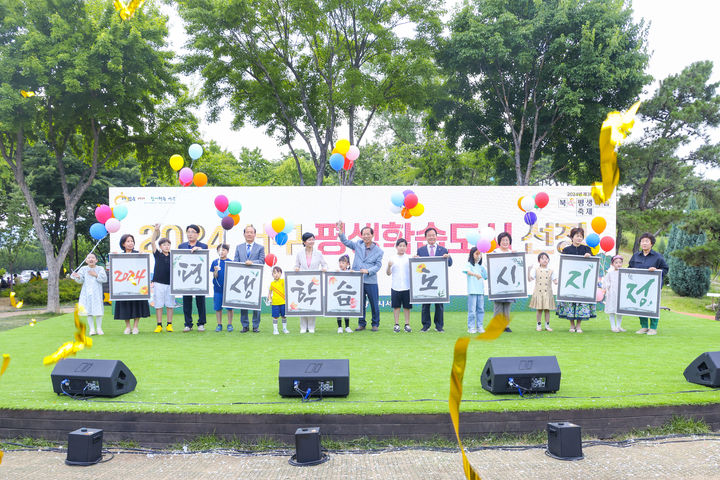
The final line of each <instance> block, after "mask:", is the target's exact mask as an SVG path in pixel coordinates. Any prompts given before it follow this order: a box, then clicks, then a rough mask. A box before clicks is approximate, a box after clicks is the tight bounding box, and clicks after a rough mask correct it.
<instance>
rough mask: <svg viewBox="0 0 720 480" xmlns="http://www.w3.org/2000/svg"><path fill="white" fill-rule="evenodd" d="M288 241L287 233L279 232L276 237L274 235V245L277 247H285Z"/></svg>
mask: <svg viewBox="0 0 720 480" xmlns="http://www.w3.org/2000/svg"><path fill="white" fill-rule="evenodd" d="M287 241H288V236H287V233H284V232H280V233H278V234H277V235H275V243H277V244H278V245H285V244H286V243H287Z"/></svg>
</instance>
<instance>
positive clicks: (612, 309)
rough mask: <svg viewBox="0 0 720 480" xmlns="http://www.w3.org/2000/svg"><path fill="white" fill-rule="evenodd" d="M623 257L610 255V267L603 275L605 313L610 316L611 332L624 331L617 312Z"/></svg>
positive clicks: (620, 316) (620, 317)
mask: <svg viewBox="0 0 720 480" xmlns="http://www.w3.org/2000/svg"><path fill="white" fill-rule="evenodd" d="M622 264H623V257H621V256H620V255H615V256H614V257H612V261H611V263H610V268H609V269H608V271H607V273H606V274H605V277H603V286H604V287H605V313H607V315H608V317H610V330H612V331H613V332H616V333H617V332H624V331H626V330H625V329H624V328H622V326H621V324H622V315H620V314H619V313H617V301H618V287H619V286H620V285H619V281H620V269H621V268H622Z"/></svg>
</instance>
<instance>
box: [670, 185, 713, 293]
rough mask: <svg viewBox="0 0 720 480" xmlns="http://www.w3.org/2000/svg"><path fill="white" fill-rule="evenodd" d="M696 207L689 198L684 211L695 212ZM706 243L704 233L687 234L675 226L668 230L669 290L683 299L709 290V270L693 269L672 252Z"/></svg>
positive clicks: (693, 201)
mask: <svg viewBox="0 0 720 480" xmlns="http://www.w3.org/2000/svg"><path fill="white" fill-rule="evenodd" d="M697 209H698V205H697V201H696V200H695V197H694V196H691V197H690V200H689V201H688V206H687V209H686V211H692V210H697ZM705 243H707V236H706V235H705V233H704V232H703V233H698V234H692V233H687V232H686V231H685V230H683V229H682V228H681V227H679V226H677V224H673V226H672V228H671V230H670V238H669V240H668V246H667V249H666V258H667V264H668V267H670V273H669V274H668V277H669V280H670V288H672V290H673V292H675V293H677V294H678V295H680V296H683V297H702V296H703V295H705V294H706V293H707V292H708V291H709V290H710V268H709V267H693V266H690V265H688V264H687V263H685V262H684V261H683V260H681V259H680V258H678V257H676V256H674V255H673V254H672V252H673V251H676V250H682V249H683V248H685V247H695V246H698V245H704V244H705Z"/></svg>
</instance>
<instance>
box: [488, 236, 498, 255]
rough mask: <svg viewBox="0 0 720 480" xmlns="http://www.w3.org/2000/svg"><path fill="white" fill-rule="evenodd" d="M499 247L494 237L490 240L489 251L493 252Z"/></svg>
mask: <svg viewBox="0 0 720 480" xmlns="http://www.w3.org/2000/svg"><path fill="white" fill-rule="evenodd" d="M496 248H497V240H495V239H494V238H493V239H492V240H491V241H490V250H488V253H491V252H492V251H493V250H495V249H496Z"/></svg>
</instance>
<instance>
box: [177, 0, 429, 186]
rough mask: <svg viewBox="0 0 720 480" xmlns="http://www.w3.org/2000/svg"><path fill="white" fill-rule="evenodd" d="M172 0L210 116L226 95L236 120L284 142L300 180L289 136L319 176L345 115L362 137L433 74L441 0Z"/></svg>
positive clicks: (418, 98)
mask: <svg viewBox="0 0 720 480" xmlns="http://www.w3.org/2000/svg"><path fill="white" fill-rule="evenodd" d="M178 4H179V10H180V15H181V16H182V17H183V18H184V19H185V21H186V24H187V30H188V34H189V35H190V39H191V40H190V47H191V48H192V54H191V55H189V56H188V57H186V62H185V69H186V70H188V71H199V72H201V74H202V76H203V77H204V86H203V94H204V97H205V98H206V99H207V101H208V103H209V105H210V107H211V108H210V120H215V119H217V117H218V114H219V112H220V110H221V108H222V107H223V105H224V104H225V103H227V104H228V105H229V107H230V108H231V109H232V111H233V114H234V116H235V118H234V122H233V125H234V126H235V127H240V126H242V125H243V124H244V123H245V122H246V121H247V120H248V119H250V120H249V121H251V122H252V123H253V124H254V125H256V126H264V127H265V128H266V131H267V132H268V134H269V135H273V136H275V138H276V139H277V140H278V142H279V143H280V144H285V145H288V146H289V147H290V149H291V153H292V154H293V157H294V158H295V161H296V162H295V163H296V168H297V169H298V176H299V182H300V184H301V185H302V184H304V183H305V176H306V175H305V173H304V172H303V170H302V166H301V162H300V158H299V156H297V155H296V152H295V147H294V146H293V140H295V139H297V140H298V143H301V144H302V148H303V149H304V150H305V151H306V152H307V153H308V154H309V155H310V160H311V161H312V163H313V165H314V168H315V175H314V177H315V184H316V185H321V184H322V183H323V181H324V180H325V178H326V177H327V176H328V174H329V172H326V170H327V165H328V157H329V155H330V152H331V150H332V147H333V143H334V141H335V140H336V139H337V133H336V130H337V129H338V127H339V126H340V124H341V123H343V122H345V123H346V125H347V127H348V130H347V138H348V139H349V140H350V141H351V143H355V144H358V143H360V141H361V140H362V138H363V136H364V135H365V133H366V132H367V129H368V127H369V125H370V124H371V122H372V120H373V117H374V116H375V114H376V113H377V112H379V111H383V110H401V109H403V108H405V106H406V105H418V104H421V103H422V102H423V99H424V94H423V92H425V91H426V88H425V87H426V86H427V85H429V84H430V83H431V82H432V80H433V78H434V75H435V67H434V63H433V62H432V52H433V45H434V42H435V38H436V37H437V36H438V35H439V33H440V29H441V23H440V21H439V17H438V5H439V2H438V1H437V0H407V1H403V2H398V1H394V0H353V1H337V0H321V1H308V0H280V1H274V0H272V1H271V0H253V1H250V0H237V1H234V2H227V1H225V0H181V1H180V2H178ZM409 23H412V24H414V25H415V35H414V36H413V37H412V38H407V37H403V36H400V35H399V33H398V31H397V27H399V26H401V25H403V24H409ZM226 101H227V102H226ZM342 136H345V135H342ZM344 181H346V182H351V181H352V172H351V173H350V175H348V176H347V177H346V178H345V179H344Z"/></svg>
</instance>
